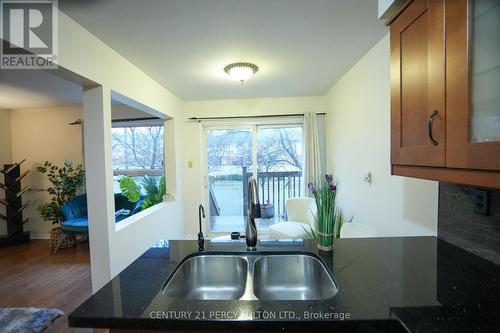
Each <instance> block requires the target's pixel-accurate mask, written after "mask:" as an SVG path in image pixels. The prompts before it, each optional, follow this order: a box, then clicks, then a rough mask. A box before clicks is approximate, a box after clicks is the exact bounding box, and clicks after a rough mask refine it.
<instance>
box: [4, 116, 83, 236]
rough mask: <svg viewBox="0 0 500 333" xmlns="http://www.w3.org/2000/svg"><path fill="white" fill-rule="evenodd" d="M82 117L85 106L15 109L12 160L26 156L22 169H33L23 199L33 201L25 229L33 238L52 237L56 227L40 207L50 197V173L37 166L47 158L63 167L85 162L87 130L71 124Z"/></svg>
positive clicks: (12, 126) (12, 125)
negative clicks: (40, 170) (47, 190)
mask: <svg viewBox="0 0 500 333" xmlns="http://www.w3.org/2000/svg"><path fill="white" fill-rule="evenodd" d="M79 118H82V108H81V106H68V107H56V108H38V109H15V110H11V129H12V134H11V138H12V141H11V142H12V159H13V160H14V161H21V160H23V159H26V162H24V163H23V164H22V165H21V169H22V170H23V171H25V170H31V172H30V173H29V174H28V176H27V177H26V178H25V180H23V185H28V186H30V187H31V188H32V189H33V191H31V192H28V193H26V194H25V195H24V196H23V200H31V204H30V205H29V206H28V207H27V208H26V210H25V211H24V217H25V218H26V217H28V218H29V219H30V220H29V222H28V223H26V224H25V230H29V231H30V232H31V238H48V236H49V232H50V230H51V229H52V228H53V225H52V223H51V222H47V221H44V220H43V219H42V218H41V217H40V215H39V214H38V212H37V210H36V208H37V207H38V205H40V204H41V203H43V202H45V201H47V200H48V199H49V195H48V193H47V192H41V190H42V189H45V188H47V187H48V186H49V184H50V183H49V182H48V181H47V176H46V175H43V174H41V173H39V172H38V171H36V167H37V166H39V165H41V164H43V163H44V162H45V161H49V162H51V163H53V164H56V165H59V166H61V165H62V164H63V162H64V160H70V161H72V162H73V164H74V165H77V164H81V163H82V161H83V153H82V130H83V129H82V127H81V126H70V125H68V123H70V122H73V121H75V120H76V119H79Z"/></svg>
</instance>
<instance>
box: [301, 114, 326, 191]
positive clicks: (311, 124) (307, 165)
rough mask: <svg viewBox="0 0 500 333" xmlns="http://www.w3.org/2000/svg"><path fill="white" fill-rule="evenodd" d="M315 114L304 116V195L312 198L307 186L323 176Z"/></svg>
mask: <svg viewBox="0 0 500 333" xmlns="http://www.w3.org/2000/svg"><path fill="white" fill-rule="evenodd" d="M322 166H323V165H322V163H321V151H320V146H319V135H318V118H317V116H316V112H306V113H305V114H304V193H305V194H306V195H308V196H312V193H311V192H310V191H309V190H308V188H307V184H308V183H310V182H313V181H315V180H316V179H318V178H319V177H322V176H323V167H322Z"/></svg>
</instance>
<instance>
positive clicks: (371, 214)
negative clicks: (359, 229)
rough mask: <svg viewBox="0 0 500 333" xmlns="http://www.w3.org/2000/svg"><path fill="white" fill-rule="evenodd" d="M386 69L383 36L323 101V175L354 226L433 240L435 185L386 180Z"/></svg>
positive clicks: (386, 47) (386, 39)
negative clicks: (331, 178) (368, 179)
mask: <svg viewBox="0 0 500 333" xmlns="http://www.w3.org/2000/svg"><path fill="white" fill-rule="evenodd" d="M389 66H390V59H389V35H386V36H385V37H384V38H383V39H382V40H381V41H380V42H378V43H377V44H376V45H375V46H374V47H373V48H372V49H371V50H370V51H369V52H368V53H367V54H366V55H365V56H363V58H362V59H360V60H359V61H358V63H356V65H354V66H353V67H352V68H351V69H350V70H349V71H348V72H347V73H346V74H345V75H344V76H343V77H342V78H341V79H340V80H339V81H337V83H335V85H334V86H333V87H332V88H331V89H330V90H329V91H328V93H327V94H326V95H325V102H326V109H327V117H326V121H327V131H326V132H327V140H326V142H327V159H328V163H327V165H328V169H329V172H333V173H334V174H335V176H336V177H338V178H339V179H340V191H339V196H338V199H339V204H340V206H341V207H342V208H343V209H344V211H345V212H346V213H347V214H354V215H355V222H359V223H366V224H368V225H371V226H373V227H374V228H375V229H376V230H377V231H378V232H379V233H380V235H382V236H410V235H436V233H437V206H438V183H437V182H434V181H426V180H417V179H412V178H403V177H399V176H391V175H390V172H391V170H390V167H391V165H390V123H391V121H390V82H389V81H390V73H389ZM365 171H371V172H372V176H373V184H372V185H371V186H368V185H367V184H366V183H364V182H363V173H364V172H365Z"/></svg>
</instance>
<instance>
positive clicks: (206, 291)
mask: <svg viewBox="0 0 500 333" xmlns="http://www.w3.org/2000/svg"><path fill="white" fill-rule="evenodd" d="M247 270H248V264H247V262H246V260H245V259H244V258H243V257H239V256H228V255H201V256H196V257H192V258H189V259H188V260H186V261H184V262H183V263H182V264H181V266H180V267H179V268H178V269H177V270H176V272H175V273H174V275H173V276H172V278H171V279H170V280H169V281H168V282H167V284H166V286H165V287H164V293H165V294H166V295H167V296H169V297H172V298H180V299H187V300H235V299H239V298H241V296H243V293H244V292H245V283H246V276H247Z"/></svg>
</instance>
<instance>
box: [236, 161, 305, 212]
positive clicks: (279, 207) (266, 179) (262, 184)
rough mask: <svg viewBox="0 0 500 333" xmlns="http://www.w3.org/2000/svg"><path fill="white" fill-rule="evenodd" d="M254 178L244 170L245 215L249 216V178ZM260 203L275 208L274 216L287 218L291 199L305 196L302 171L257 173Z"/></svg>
mask: <svg viewBox="0 0 500 333" xmlns="http://www.w3.org/2000/svg"><path fill="white" fill-rule="evenodd" d="M250 176H252V173H251V172H247V171H246V168H243V198H244V204H243V215H244V216H246V215H247V201H248V188H247V184H248V178H250ZM257 184H258V185H259V199H260V203H261V205H262V204H265V203H269V204H272V205H273V206H274V214H275V215H278V216H280V217H284V216H285V203H286V200H287V199H289V198H295V197H300V196H301V195H302V194H303V177H302V171H278V172H257Z"/></svg>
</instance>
